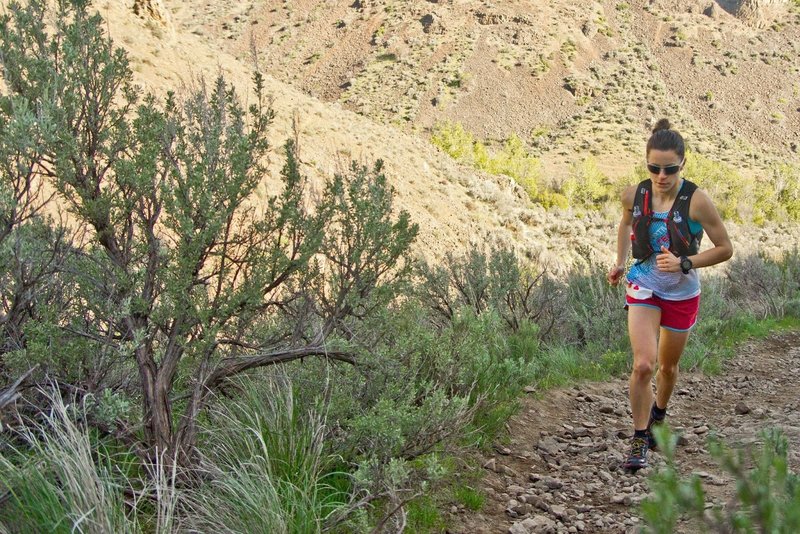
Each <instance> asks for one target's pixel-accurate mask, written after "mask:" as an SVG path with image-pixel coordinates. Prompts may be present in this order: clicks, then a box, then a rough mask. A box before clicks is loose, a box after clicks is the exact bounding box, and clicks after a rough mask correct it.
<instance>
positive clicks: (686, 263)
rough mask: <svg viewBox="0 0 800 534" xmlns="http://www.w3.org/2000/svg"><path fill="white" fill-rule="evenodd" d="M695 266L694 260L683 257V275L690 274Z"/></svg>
mask: <svg viewBox="0 0 800 534" xmlns="http://www.w3.org/2000/svg"><path fill="white" fill-rule="evenodd" d="M693 265H694V264H692V260H690V259H689V258H687V257H686V256H681V271H683V274H689V271H691V270H692V267H693Z"/></svg>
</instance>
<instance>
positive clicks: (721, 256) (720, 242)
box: [689, 189, 733, 267]
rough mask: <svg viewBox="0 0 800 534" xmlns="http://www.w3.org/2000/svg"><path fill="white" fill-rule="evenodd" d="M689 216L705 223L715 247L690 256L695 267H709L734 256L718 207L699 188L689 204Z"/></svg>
mask: <svg viewBox="0 0 800 534" xmlns="http://www.w3.org/2000/svg"><path fill="white" fill-rule="evenodd" d="M689 217H691V218H692V219H694V220H695V221H697V222H699V223H700V224H701V225H703V230H704V231H705V233H706V235H708V238H709V239H710V240H711V242H712V243H714V247H713V248H710V249H708V250H704V251H703V252H700V253H699V254H695V255H694V256H689V259H690V260H692V265H693V266H694V267H708V266H710V265H716V264H718V263H722V262H723V261H726V260H729V259H730V257H731V256H733V244H732V243H731V240H730V238H729V237H728V230H726V229H725V224H724V223H723V222H722V217H720V216H719V212H718V211H717V208H716V207H715V206H714V203H713V202H711V199H710V198H709V196H708V195H707V194H706V192H705V191H703V190H701V189H698V190H697V191H695V193H694V195H693V196H692V202H691V205H690V206H689Z"/></svg>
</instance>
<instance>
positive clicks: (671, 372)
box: [658, 365, 678, 379]
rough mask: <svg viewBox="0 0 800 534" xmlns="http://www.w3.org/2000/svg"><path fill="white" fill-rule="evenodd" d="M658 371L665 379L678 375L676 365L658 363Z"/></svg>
mask: <svg viewBox="0 0 800 534" xmlns="http://www.w3.org/2000/svg"><path fill="white" fill-rule="evenodd" d="M658 372H659V373H660V374H661V375H662V376H663V377H664V378H667V379H675V378H676V377H677V376H678V366H677V365H659V367H658Z"/></svg>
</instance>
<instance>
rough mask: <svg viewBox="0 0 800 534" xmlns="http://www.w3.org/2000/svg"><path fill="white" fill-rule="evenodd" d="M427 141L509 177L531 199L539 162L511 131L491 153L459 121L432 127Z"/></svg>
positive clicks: (538, 176)
mask: <svg viewBox="0 0 800 534" xmlns="http://www.w3.org/2000/svg"><path fill="white" fill-rule="evenodd" d="M431 142H432V143H433V144H434V145H435V146H437V147H439V148H441V149H442V150H444V151H445V152H446V153H447V154H449V155H450V156H451V157H453V158H454V159H456V160H458V161H461V162H462V163H466V164H468V165H472V166H473V167H475V168H477V169H481V170H483V171H486V172H488V173H490V174H495V175H505V176H508V177H510V178H512V179H513V180H514V181H515V182H517V183H518V184H519V185H520V186H521V187H522V188H523V189H524V190H525V192H526V193H528V196H529V197H530V198H531V200H535V199H536V198H537V195H538V191H539V180H540V174H541V169H540V163H539V160H538V159H537V158H535V157H533V156H531V155H530V154H528V153H527V151H526V150H525V146H524V144H523V142H522V140H521V139H520V138H519V136H517V135H516V134H511V136H510V137H509V138H508V139H506V140H505V141H504V143H503V147H502V149H501V150H499V151H497V152H495V153H491V152H490V151H489V149H488V148H487V147H486V146H485V145H484V144H483V143H481V142H480V141H477V140H476V139H475V138H474V136H473V135H472V134H471V133H470V132H468V131H466V130H465V129H464V127H463V126H462V125H461V123H451V122H445V123H443V124H440V125H438V126H437V127H436V128H435V129H434V132H433V134H432V135H431Z"/></svg>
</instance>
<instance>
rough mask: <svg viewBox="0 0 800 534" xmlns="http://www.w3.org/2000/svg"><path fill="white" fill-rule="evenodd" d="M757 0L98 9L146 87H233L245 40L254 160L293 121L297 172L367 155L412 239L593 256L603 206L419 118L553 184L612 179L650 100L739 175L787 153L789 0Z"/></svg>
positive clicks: (788, 236)
mask: <svg viewBox="0 0 800 534" xmlns="http://www.w3.org/2000/svg"><path fill="white" fill-rule="evenodd" d="M766 3H767V4H770V5H769V6H768V7H766V8H763V9H762V10H761V11H758V12H751V13H750V14H749V15H748V13H746V12H745V11H746V10H745V11H743V9H742V8H741V6H738V4H737V5H734V3H732V2H720V3H715V2H710V1H709V2H701V1H698V2H693V1H677V0H672V1H666V0H658V1H652V2H650V1H646V0H643V1H640V0H636V1H633V2H629V3H614V2H590V3H589V4H586V5H581V6H578V5H576V4H573V3H570V2H566V1H557V2H548V3H536V2H518V1H498V2H491V3H489V2H468V1H464V0H461V1H459V0H440V1H427V0H411V1H408V2H396V1H391V0H357V1H355V2H350V1H347V2H325V3H319V2H312V1H306V0H301V1H292V2H286V1H279V0H266V1H264V2H242V3H238V4H222V3H216V2H210V1H207V2H177V1H171V0H164V1H160V0H149V1H148V0H136V5H134V2H133V1H132V0H126V1H125V2H119V1H116V0H114V1H112V0H107V1H106V2H99V3H98V4H97V7H98V9H99V10H100V12H101V14H103V15H104V17H105V18H106V19H107V20H108V21H109V31H110V33H111V36H112V38H114V39H115V41H116V42H117V43H119V44H120V45H122V46H124V47H125V48H126V49H127V50H128V51H129V52H130V54H131V57H132V62H133V65H134V70H135V72H136V73H137V76H138V78H139V81H140V82H142V83H143V84H144V85H146V86H148V87H150V88H152V89H154V90H156V91H164V90H166V89H168V88H170V87H174V86H176V85H179V84H181V83H191V82H192V80H195V81H196V79H197V78H198V77H201V76H203V77H206V78H209V77H213V76H215V75H216V74H217V73H218V72H220V71H221V72H224V73H225V74H226V76H228V77H229V79H230V80H231V81H232V82H233V83H234V84H235V85H236V86H237V87H238V88H239V89H240V91H243V92H245V93H246V92H247V90H248V87H249V78H250V72H251V70H252V65H253V51H255V52H256V57H257V63H258V66H259V68H260V69H261V70H262V71H264V72H265V73H266V74H267V75H268V76H267V82H268V87H267V89H268V92H269V93H270V94H272V95H273V96H274V98H275V109H276V111H277V119H276V123H275V127H274V129H273V147H274V152H275V158H274V160H273V169H277V168H278V166H279V165H280V162H281V157H280V147H281V146H282V144H283V142H284V141H285V139H286V138H288V137H290V136H293V133H292V123H293V121H295V122H296V124H298V125H299V139H300V147H301V159H302V161H303V163H304V172H306V173H307V174H308V175H309V176H310V177H311V178H312V179H313V180H321V179H325V178H326V177H329V176H330V175H331V174H332V173H334V172H335V171H336V169H338V168H341V166H342V165H343V164H346V163H347V161H348V160H350V159H356V160H359V161H365V162H366V161H372V160H374V159H378V158H381V159H383V160H384V161H385V162H386V172H387V175H388V176H389V178H390V180H391V182H392V183H393V185H394V187H395V188H396V189H397V192H398V201H399V202H398V203H399V206H400V207H401V208H403V209H406V210H408V211H409V212H410V213H411V214H412V216H413V218H414V220H415V221H416V222H418V223H419V224H420V227H421V237H420V240H419V245H420V247H419V248H420V250H421V252H422V253H423V254H425V255H429V256H431V255H432V256H436V255H439V254H441V253H442V252H443V251H447V250H456V249H460V248H462V247H463V246H464V245H466V244H468V243H470V242H473V243H485V242H494V241H501V242H506V243H511V244H513V245H514V246H515V247H517V248H518V249H519V250H520V251H521V252H523V253H524V254H525V255H527V256H528V257H531V258H534V257H538V258H539V259H540V260H541V261H543V262H545V263H548V264H550V265H551V266H552V268H553V269H554V270H557V271H559V270H562V269H565V268H568V267H569V266H571V265H574V264H576V263H583V262H585V261H586V260H587V258H593V259H596V260H597V261H601V262H607V261H608V257H609V256H610V254H611V250H613V243H612V239H611V238H612V233H613V232H612V228H613V225H614V224H615V219H616V217H617V215H616V213H613V211H614V210H615V208H614V209H612V210H610V212H609V213H589V214H578V213H573V212H572V211H551V212H546V211H545V210H544V209H542V208H541V207H540V206H538V205H536V204H533V203H531V202H530V201H529V200H528V198H527V196H526V194H525V192H524V191H522V190H521V188H519V187H518V186H516V185H515V184H514V183H513V181H512V180H511V179H509V178H506V177H503V176H500V177H497V176H490V175H487V174H485V173H482V172H479V171H476V170H474V169H472V168H468V167H465V166H463V165H459V164H458V163H457V162H455V161H453V160H452V159H451V158H450V157H448V156H447V155H445V154H443V153H442V152H440V151H439V150H437V149H436V148H435V147H433V146H432V145H431V144H430V142H429V136H430V131H431V128H432V127H434V126H435V125H437V124H440V123H442V122H444V121H455V122H458V123H461V124H463V125H464V127H465V128H466V129H467V130H468V131H470V132H472V133H473V134H474V135H475V136H476V137H477V138H478V139H481V140H483V141H484V142H486V143H487V144H488V145H491V144H492V143H495V142H497V141H500V140H502V139H504V138H506V137H507V136H509V135H510V134H512V133H516V134H517V135H519V136H520V138H522V139H523V141H524V142H525V143H526V146H527V148H528V150H530V151H531V152H532V153H533V154H534V155H536V156H538V157H539V158H540V159H541V161H542V172H543V174H544V179H545V180H546V181H548V182H550V183H553V184H558V183H560V182H561V181H563V179H564V178H565V177H566V176H567V174H568V173H569V170H570V166H571V165H573V164H575V163H578V162H580V161H581V160H582V159H583V158H585V157H586V156H588V155H590V154H591V155H593V156H594V157H595V158H596V160H597V164H598V167H599V168H600V169H601V170H602V171H603V172H605V173H606V174H608V175H609V176H610V177H612V178H621V177H626V176H628V175H629V174H630V172H631V170H632V169H633V167H634V166H635V165H637V164H638V163H639V162H640V161H641V158H642V154H641V152H642V147H643V144H644V141H645V140H646V137H647V134H648V129H647V128H648V127H649V125H650V124H651V122H652V121H653V119H655V118H657V117H660V116H669V117H671V118H672V119H673V122H674V123H676V125H677V126H678V127H679V128H680V129H681V130H682V131H683V132H684V133H685V135H686V137H687V139H688V141H689V143H690V148H692V149H694V150H695V151H696V152H698V153H702V154H705V155H707V156H708V157H709V158H711V159H713V160H715V161H722V162H730V163H732V164H733V165H734V167H735V168H736V169H738V170H739V171H740V172H742V173H743V174H744V175H745V176H747V177H750V179H758V177H759V176H761V175H763V174H765V173H767V172H768V169H769V166H770V165H772V164H773V163H775V162H784V161H793V162H797V161H798V156H797V146H798V143H799V142H800V139H799V138H798V136H800V75H799V74H798V71H799V70H800V53H798V52H800V50H799V49H798V48H800V8H798V7H797V6H796V5H795V4H793V3H786V2H784V3H781V2H766ZM140 4H141V5H140ZM772 4H776V5H775V6H772ZM137 13H138V14H137ZM746 15H747V16H746ZM317 183H318V182H317ZM795 231H796V228H794V226H792V225H790V226H787V225H783V226H782V227H780V228H777V229H775V228H751V227H750V225H747V224H744V225H742V226H741V227H737V226H736V225H732V233H733V238H734V241H735V244H736V245H737V246H739V247H740V250H742V249H744V250H755V249H759V250H763V251H766V252H768V253H769V252H774V251H777V250H779V249H781V248H784V247H785V246H786V244H787V242H791V241H793V237H792V236H793V235H796V234H795V233H794V232H795Z"/></svg>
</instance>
